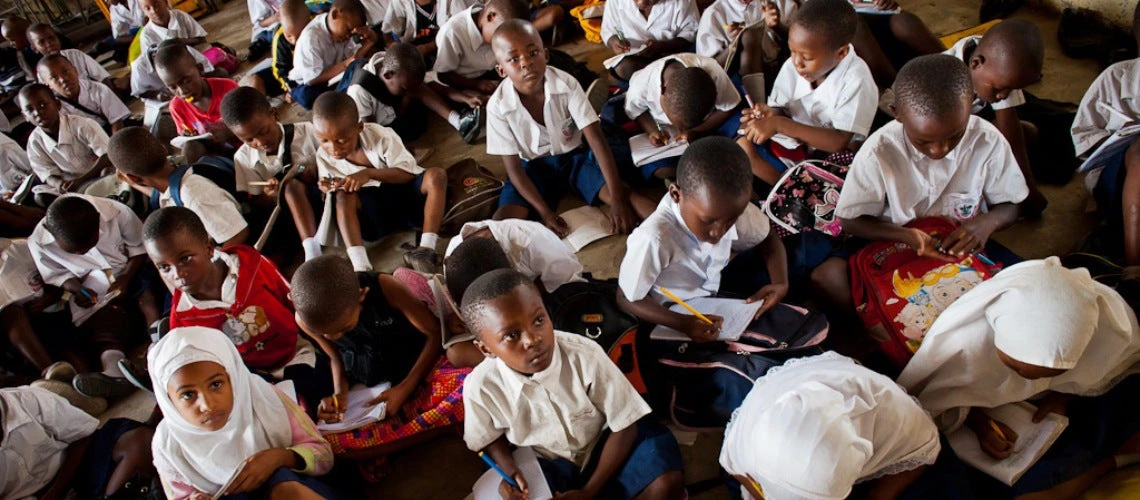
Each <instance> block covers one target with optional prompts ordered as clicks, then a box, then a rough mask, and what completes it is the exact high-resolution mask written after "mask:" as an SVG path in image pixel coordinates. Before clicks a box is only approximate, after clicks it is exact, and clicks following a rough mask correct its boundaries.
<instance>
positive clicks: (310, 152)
mask: <svg viewBox="0 0 1140 500" xmlns="http://www.w3.org/2000/svg"><path fill="white" fill-rule="evenodd" d="M277 126H278V128H280V129H281V134H282V135H281V143H280V144H278V145H277V150H276V151H274V152H273V154H269V153H266V152H265V151H262V150H260V149H254V148H252V147H249V145H246V144H242V145H241V147H240V148H238V150H237V152H236V153H234V183H235V186H236V189H237V190H238V191H242V192H246V193H249V194H253V195H258V194H261V193H262V192H263V191H265V187H263V186H250V185H249V183H250V182H255V181H267V180H269V179H271V178H273V177H276V176H277V174H279V173H281V169H282V168H284V167H285V166H284V165H282V164H281V162H282V161H283V159H282V158H281V155H283V154H285V135H284V134H285V126H284V125H281V124H278V125H277ZM312 127H313V125H312V124H311V123H309V122H298V123H294V124H293V142H292V144H291V146H290V149H289V153H290V154H291V155H292V157H293V166H294V168H296V167H297V166H300V165H303V166H304V167H305V168H306V169H309V168H313V167H315V166H316V165H317V150H318V149H320V147H319V145H318V144H317V138H316V136H315V135H313V128H312Z"/></svg>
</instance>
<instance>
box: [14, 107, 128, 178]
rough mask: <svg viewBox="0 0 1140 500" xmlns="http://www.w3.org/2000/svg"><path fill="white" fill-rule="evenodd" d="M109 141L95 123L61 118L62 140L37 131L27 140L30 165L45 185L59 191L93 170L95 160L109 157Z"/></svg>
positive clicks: (62, 115) (60, 130)
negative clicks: (63, 186)
mask: <svg viewBox="0 0 1140 500" xmlns="http://www.w3.org/2000/svg"><path fill="white" fill-rule="evenodd" d="M108 141H109V138H108V137H107V133H106V132H104V131H103V128H102V127H100V126H99V124H98V123H96V122H95V121H94V120H92V119H90V118H84V117H82V116H74V115H66V114H60V115H59V138H58V139H53V138H52V137H51V136H49V135H48V134H47V132H45V131H44V130H43V129H41V128H39V127H37V128H36V129H35V130H33V131H32V135H31V136H29V137H28V161H29V162H30V163H31V164H32V170H33V171H35V172H36V176H37V177H39V178H40V180H41V181H43V182H44V183H45V184H47V185H49V186H51V187H53V188H59V187H60V186H61V185H63V183H64V182H65V181H70V180H72V179H76V178H78V177H80V176H82V175H84V174H86V173H87V172H88V171H90V170H91V167H92V165H94V164H95V160H98V159H99V157H100V156H103V155H105V154H107V142H108Z"/></svg>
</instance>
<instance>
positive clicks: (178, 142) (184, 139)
mask: <svg viewBox="0 0 1140 500" xmlns="http://www.w3.org/2000/svg"><path fill="white" fill-rule="evenodd" d="M211 137H214V135H213V134H199V135H180V136H178V137H175V138H173V139H171V140H170V145H171V146H174V147H176V148H178V149H182V148H183V146H186V143H188V142H190V141H197V140H199V139H209V138H211Z"/></svg>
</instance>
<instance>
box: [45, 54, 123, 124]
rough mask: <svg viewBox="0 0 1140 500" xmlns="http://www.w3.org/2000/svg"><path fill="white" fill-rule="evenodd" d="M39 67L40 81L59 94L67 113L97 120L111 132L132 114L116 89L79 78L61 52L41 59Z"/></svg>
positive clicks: (64, 111) (64, 110) (63, 109)
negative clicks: (116, 93)
mask: <svg viewBox="0 0 1140 500" xmlns="http://www.w3.org/2000/svg"><path fill="white" fill-rule="evenodd" d="M36 69H37V71H38V72H39V76H40V81H41V82H43V83H46V84H47V86H48V87H51V89H52V90H53V91H55V93H56V95H58V96H59V99H60V101H62V104H63V108H62V111H63V113H65V114H69V115H79V116H84V117H87V118H90V119H92V120H95V121H96V122H97V123H99V125H100V126H102V127H103V128H104V129H105V130H108V129H109V130H110V131H111V132H112V133H114V132H117V131H118V130H119V129H121V128H123V120H126V119H127V117H129V116H131V110H129V109H127V105H126V104H123V101H121V100H119V96H117V95H115V91H113V90H111V88H110V87H108V86H106V85H104V84H102V83H99V82H95V81H91V80H86V79H82V78H80V77H79V75H78V74H76V72H75V66H74V65H72V64H71V62H70V61H68V60H67V58H65V57H63V56H62V55H60V54H54V55H50V56H46V57H44V58H43V59H40V62H39V64H37V65H36Z"/></svg>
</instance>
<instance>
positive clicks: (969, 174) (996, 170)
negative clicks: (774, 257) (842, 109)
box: [835, 116, 1029, 225]
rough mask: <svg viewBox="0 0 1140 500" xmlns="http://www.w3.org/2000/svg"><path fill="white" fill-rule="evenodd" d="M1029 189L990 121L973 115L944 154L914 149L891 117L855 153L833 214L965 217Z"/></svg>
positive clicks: (1015, 199) (895, 220) (903, 219)
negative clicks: (928, 154) (932, 155)
mask: <svg viewBox="0 0 1140 500" xmlns="http://www.w3.org/2000/svg"><path fill="white" fill-rule="evenodd" d="M1028 195H1029V188H1028V187H1027V186H1026V184H1025V177H1024V176H1022V175H1021V170H1019V169H1018V168H1017V161H1016V160H1015V159H1014V157H1013V151H1012V150H1011V149H1010V147H1009V143H1008V142H1006V140H1005V138H1004V137H1002V135H1001V132H999V131H998V129H997V128H996V127H994V126H993V125H992V124H990V123H989V122H987V121H985V120H983V119H981V118H978V117H976V116H971V117H970V121H969V123H968V124H967V125H966V131H965V133H964V134H963V136H962V140H961V141H960V142H959V143H958V146H957V147H955V148H954V150H953V151H951V152H950V154H948V155H946V157H945V158H942V159H940V160H932V159H930V158H927V157H926V156H925V155H923V154H922V153H920V152H919V151H918V150H917V149H915V147H914V145H912V144H911V143H910V141H909V140H908V139H907V137H906V133H905V132H904V131H903V127H902V124H901V123H899V122H898V121H893V122H891V123H888V124H887V125H885V126H884V127H883V128H881V129H879V130H878V131H876V132H875V133H874V134H872V135H871V137H870V138H868V139H867V142H866V143H864V144H863V147H862V148H860V149H859V152H858V153H857V154H856V155H855V160H854V161H853V162H852V163H851V169H850V171H848V173H847V179H846V181H845V183H844V185H843V191H842V192H841V193H840V195H839V203H838V205H837V206H836V207H835V215H836V216H837V217H841V218H844V219H854V218H856V217H860V216H864V215H869V216H871V217H875V218H878V219H880V220H882V221H884V222H889V223H891V224H896V225H903V224H906V223H908V222H911V221H913V220H915V219H917V218H920V217H934V216H938V217H946V218H949V219H952V220H955V221H957V222H963V221H966V220H969V219H972V218H974V217H976V216H978V215H979V214H981V213H984V212H986V211H987V210H988V207H991V206H994V205H998V204H1002V203H1020V202H1021V201H1022V200H1024V199H1025V198H1026V196H1028Z"/></svg>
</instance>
